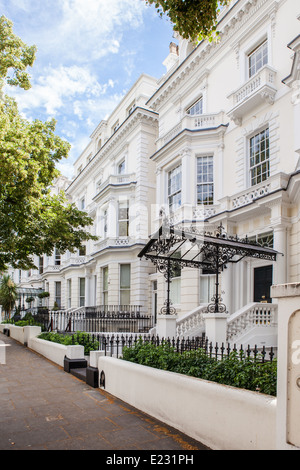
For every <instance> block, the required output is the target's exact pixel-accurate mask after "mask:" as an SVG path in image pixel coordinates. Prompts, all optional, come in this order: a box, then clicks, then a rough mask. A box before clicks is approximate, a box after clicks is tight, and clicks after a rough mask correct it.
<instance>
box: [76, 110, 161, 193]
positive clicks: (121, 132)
mask: <svg viewBox="0 0 300 470" xmlns="http://www.w3.org/2000/svg"><path fill="white" fill-rule="evenodd" d="M142 120H144V121H145V122H147V123H150V124H151V125H152V126H157V123H158V114H157V113H156V112H154V111H152V110H149V109H145V108H141V107H136V108H135V110H134V111H133V112H132V114H131V115H130V116H128V117H127V119H125V121H124V122H123V123H122V124H121V125H120V127H119V128H118V130H117V131H116V132H115V133H114V134H113V135H112V136H111V137H110V138H109V139H108V140H107V141H106V142H105V143H104V145H103V147H101V149H100V150H99V151H98V152H97V153H96V155H94V157H93V158H92V159H91V160H90V161H89V162H88V164H87V165H86V166H85V167H84V168H83V170H82V171H81V173H80V174H79V175H78V176H77V177H76V178H75V179H74V180H73V181H72V182H71V184H70V185H69V187H68V188H67V191H69V190H70V189H72V191H73V190H74V189H75V188H76V187H77V186H78V185H79V184H81V182H82V180H83V179H84V178H85V177H86V175H88V174H90V173H91V172H92V171H93V170H94V168H95V166H96V165H97V164H98V163H99V162H100V161H101V160H103V158H104V157H105V156H106V155H107V154H108V152H110V151H111V150H112V149H113V148H114V147H116V146H117V145H118V144H119V143H120V142H123V145H125V146H126V145H128V143H127V142H125V144H124V137H125V136H126V134H128V132H129V131H130V130H131V129H132V128H133V127H134V126H136V125H137V124H139V123H140V122H141V121H142Z"/></svg>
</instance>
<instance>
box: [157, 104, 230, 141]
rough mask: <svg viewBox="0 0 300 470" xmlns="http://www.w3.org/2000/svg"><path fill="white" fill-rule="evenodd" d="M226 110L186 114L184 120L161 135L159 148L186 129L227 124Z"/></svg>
mask: <svg viewBox="0 0 300 470" xmlns="http://www.w3.org/2000/svg"><path fill="white" fill-rule="evenodd" d="M224 116H225V115H224V112H223V111H221V112H220V113H210V114H199V115H195V116H191V115H189V114H186V115H185V116H184V117H183V118H182V120H181V121H180V122H179V123H178V124H176V126H174V127H173V128H172V129H171V130H170V131H168V132H167V133H166V134H164V135H162V136H161V137H159V139H158V141H157V148H161V147H163V146H164V145H166V144H167V143H168V142H170V141H171V140H172V139H174V138H175V137H177V135H179V134H180V133H181V132H182V131H184V130H191V131H195V130H205V129H207V130H209V129H215V128H217V127H219V126H221V125H225V120H224Z"/></svg>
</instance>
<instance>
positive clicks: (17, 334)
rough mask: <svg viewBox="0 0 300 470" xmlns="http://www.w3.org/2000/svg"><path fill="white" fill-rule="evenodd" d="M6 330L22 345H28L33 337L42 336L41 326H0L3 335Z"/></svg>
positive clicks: (5, 324)
mask: <svg viewBox="0 0 300 470" xmlns="http://www.w3.org/2000/svg"><path fill="white" fill-rule="evenodd" d="M4 329H8V330H9V336H10V337H11V338H12V339H15V340H16V341H18V342H19V343H21V344H25V345H27V344H28V341H29V339H30V338H31V337H35V336H38V335H40V334H41V327H40V326H16V325H13V324H8V323H4V324H0V332H1V333H3V331H4Z"/></svg>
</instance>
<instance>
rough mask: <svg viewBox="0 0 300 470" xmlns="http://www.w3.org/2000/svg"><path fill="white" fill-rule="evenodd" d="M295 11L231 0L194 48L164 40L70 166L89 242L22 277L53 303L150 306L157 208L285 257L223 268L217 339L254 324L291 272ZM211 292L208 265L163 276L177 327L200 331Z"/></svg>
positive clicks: (299, 260) (298, 172)
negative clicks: (157, 74)
mask: <svg viewBox="0 0 300 470" xmlns="http://www.w3.org/2000/svg"><path fill="white" fill-rule="evenodd" d="M299 20H300V5H299V0H237V1H232V3H231V5H229V6H228V7H226V8H224V9H223V10H222V11H221V13H220V17H219V24H218V30H219V31H220V39H219V41H217V42H212V43H209V42H207V41H203V42H201V43H199V44H198V45H197V46H196V47H195V46H194V45H192V44H190V43H189V42H188V41H186V40H182V39H181V38H175V39H174V41H177V42H178V44H175V42H172V43H171V45H170V54H169V56H168V57H167V59H166V61H165V65H166V67H167V72H166V74H165V75H164V76H163V77H162V78H161V79H160V80H159V81H158V82H157V81H156V80H155V79H153V78H151V77H149V76H147V75H142V76H141V77H140V79H139V80H138V81H137V82H136V83H135V84H134V85H133V87H132V89H131V90H130V91H129V92H128V94H127V95H126V96H125V97H124V99H123V100H122V101H121V103H120V105H119V106H118V107H117V108H116V110H115V111H114V112H113V113H112V115H111V116H110V117H109V119H108V120H107V121H102V122H101V123H100V124H99V126H98V127H97V128H96V129H95V130H94V132H93V134H92V135H91V140H90V144H89V145H88V146H87V148H86V149H85V150H84V152H83V153H82V155H80V156H79V158H78V160H77V161H76V163H75V165H74V168H75V175H76V176H75V179H74V180H73V181H72V182H71V183H70V184H69V185H67V188H66V192H67V194H68V196H69V197H70V199H71V200H72V201H73V202H76V204H78V207H79V208H81V209H84V210H86V211H87V212H88V214H89V215H91V216H92V217H93V219H94V226H93V232H94V233H95V234H97V235H98V236H99V240H98V241H97V242H92V241H90V242H89V243H88V244H87V246H86V251H85V252H81V253H78V254H76V255H74V254H69V253H67V254H63V255H60V254H59V253H54V254H53V257H51V258H46V257H44V260H43V266H42V267H41V269H40V272H39V273H38V272H31V273H30V274H29V277H28V278H26V279H25V281H26V283H27V285H31V284H36V283H38V286H42V287H43V288H44V289H45V290H49V292H50V305H53V303H54V301H56V302H57V303H58V305H60V306H62V307H65V308H77V307H80V306H81V305H86V306H88V305H104V304H106V305H121V304H123V305H124V304H128V303H130V304H131V305H142V306H143V309H144V312H145V313H149V312H150V313H151V314H153V315H154V316H155V315H156V314H157V313H158V312H159V310H160V308H161V307H162V305H163V303H164V300H165V297H166V286H165V283H164V282H163V277H162V276H161V275H159V274H157V273H156V272H155V270H154V267H153V266H152V265H151V264H149V263H148V262H146V261H143V260H140V259H138V257H137V255H138V253H139V252H140V250H141V248H142V247H143V246H144V245H145V243H146V242H147V240H148V236H149V234H150V233H153V232H154V231H155V230H156V229H157V227H158V226H159V224H160V223H161V218H160V211H161V210H162V209H163V211H164V213H165V214H166V215H167V217H168V218H169V220H170V222H171V223H172V224H181V223H182V221H185V222H186V221H188V222H189V223H193V224H196V226H197V227H198V228H199V227H200V228H201V227H203V226H204V223H205V224H208V226H209V227H211V228H216V227H218V226H219V225H220V224H222V225H223V227H224V228H225V230H226V231H227V233H228V234H230V235H237V236H238V237H245V236H246V235H247V236H248V237H249V238H250V239H252V240H257V241H261V242H263V243H264V244H267V245H268V246H272V247H273V248H274V249H275V250H277V251H278V252H280V253H281V254H282V255H283V256H282V255H280V256H279V257H278V260H277V261H276V263H266V262H263V261H256V260H253V259H251V260H248V259H245V260H244V261H241V262H240V263H238V264H236V265H232V266H230V267H229V268H228V269H227V270H226V271H225V272H224V273H222V276H221V288H222V291H223V292H224V295H223V299H224V302H225V304H226V306H227V309H228V312H229V314H230V315H231V318H230V320H229V322H228V324H229V330H228V331H229V336H228V339H231V340H233V339H234V340H236V338H237V332H239V331H240V328H241V325H244V326H245V324H247V325H249V321H250V322H252V326H253V324H254V323H253V318H254V317H255V315H256V314H257V309H256V310H255V306H256V305H258V304H260V303H261V302H263V304H261V305H265V302H267V305H269V304H270V302H271V299H270V285H271V284H281V283H286V282H298V281H299V280H300V248H299V247H300V243H299V237H300V199H299V187H300V186H299V181H300V166H299V157H300V21H299ZM41 263H42V261H41ZM40 266H41V265H40ZM18 275H19V274H18V273H15V276H18ZM20 276H21V277H20V279H19V280H20V281H22V284H24V282H23V281H24V279H23V277H22V276H23V275H22V274H21V275H20ZM213 292H214V277H213V276H212V275H208V274H206V273H205V272H199V271H197V270H195V269H190V268H185V269H183V270H182V271H181V272H180V271H178V273H177V275H176V277H175V278H174V279H173V282H172V286H171V297H172V301H173V304H174V306H175V307H176V310H177V313H178V315H179V320H178V326H180V325H181V326H182V325H183V321H184V319H186V320H188V321H190V322H191V319H192V321H193V322H194V323H193V324H194V325H197V328H198V330H197V331H200V330H199V328H200V327H202V323H201V318H200V319H199V315H200V316H201V314H202V313H203V312H202V310H201V306H203V305H206V304H207V303H208V302H209V301H210V298H211V296H212V294H213ZM191 312H193V313H192V314H191ZM253 312H254V313H253ZM196 316H198V317H197V318H196ZM249 318H250V320H249ZM255 318H256V319H255V323H256V325H258V324H259V320H258V319H257V318H258V317H255ZM238 323H239V326H237V325H238ZM261 324H263V325H264V326H266V325H270V324H271V325H272V326H273V327H274V329H273V330H272V334H271V338H272V339H271V341H275V339H274V338H275V336H274V334H273V332H274V331H276V324H277V323H276V308H275V307H274V306H269V310H268V311H267V313H265V314H264V317H263V320H262V322H261ZM182 331H183V330H182ZM184 331H185V333H186V334H187V333H188V330H187V327H185V329H184ZM191 331H192V330H191ZM193 331H196V330H195V329H194V330H193ZM248 333H249V332H248ZM255 334H256V333H255ZM244 339H245V340H246V339H247V340H249V341H250V339H251V338H250V336H249V334H248V336H245V335H244ZM263 342H265V339H262V338H261V343H263Z"/></svg>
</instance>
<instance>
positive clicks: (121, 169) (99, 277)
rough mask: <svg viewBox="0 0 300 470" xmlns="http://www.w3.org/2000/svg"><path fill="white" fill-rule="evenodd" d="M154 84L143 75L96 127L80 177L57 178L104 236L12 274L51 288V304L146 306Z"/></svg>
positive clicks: (24, 282) (80, 161)
mask: <svg viewBox="0 0 300 470" xmlns="http://www.w3.org/2000/svg"><path fill="white" fill-rule="evenodd" d="M156 88H157V83H156V80H155V79H154V78H152V77H150V76H147V75H142V76H141V77H140V78H139V79H138V80H137V82H136V83H135V84H134V85H133V87H132V88H131V90H130V91H129V92H128V93H127V94H126V96H125V97H124V98H123V100H122V101H121V103H120V104H119V106H118V107H117V108H116V110H115V111H114V112H113V113H112V114H111V116H110V117H109V118H108V119H107V120H106V121H101V122H100V124H99V125H98V127H97V128H96V129H95V130H94V132H93V133H92V135H91V139H90V143H89V144H88V146H87V147H86V149H85V150H84V151H83V152H82V154H81V155H80V156H79V158H78V159H77V161H76V162H75V164H74V171H75V178H74V179H73V180H72V181H71V182H70V181H69V182H66V181H65V180H64V179H63V180H61V179H60V180H58V181H57V184H58V185H61V184H63V186H64V188H63V189H65V191H66V194H67V196H68V198H69V199H70V201H71V202H73V203H75V204H76V205H77V207H78V208H79V209H82V210H84V211H86V212H87V213H88V214H89V216H91V217H92V218H93V219H94V224H93V227H92V228H91V230H92V231H93V234H95V235H97V236H98V240H97V241H96V242H94V241H89V242H88V243H87V244H86V246H85V248H84V249H83V250H80V251H78V253H70V252H67V253H64V254H60V253H59V252H54V253H53V255H52V256H51V257H47V256H44V257H43V258H41V259H39V260H38V259H36V260H35V261H36V263H37V266H40V269H39V270H31V271H29V272H26V273H22V272H15V273H14V278H15V280H16V282H18V283H19V282H21V285H22V286H26V287H30V286H35V287H43V288H44V289H45V290H46V291H48V292H49V293H50V299H49V300H48V303H49V305H50V306H54V305H57V306H58V307H61V308H66V309H70V308H72V309H76V308H78V307H81V306H95V305H97V306H99V305H137V306H144V308H145V306H146V304H147V301H148V299H147V296H148V288H147V277H148V272H149V268H148V263H145V262H141V261H140V260H139V259H138V257H137V255H138V253H139V251H140V250H141V247H142V246H144V244H145V242H146V241H147V239H148V235H149V233H150V220H148V213H150V208H151V204H154V203H155V163H154V162H151V160H150V159H149V156H150V155H151V154H152V153H154V151H155V139H156V136H157V127H158V116H157V113H155V112H154V111H152V110H149V108H147V107H146V106H145V102H146V101H147V100H148V99H149V97H150V96H151V95H152V94H153V92H154V91H155V90H156ZM151 269H153V268H152V267H151Z"/></svg>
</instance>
